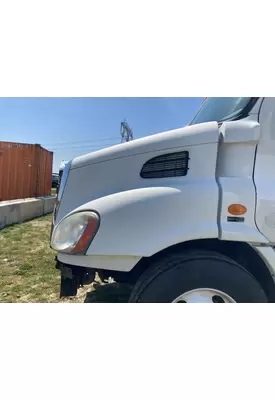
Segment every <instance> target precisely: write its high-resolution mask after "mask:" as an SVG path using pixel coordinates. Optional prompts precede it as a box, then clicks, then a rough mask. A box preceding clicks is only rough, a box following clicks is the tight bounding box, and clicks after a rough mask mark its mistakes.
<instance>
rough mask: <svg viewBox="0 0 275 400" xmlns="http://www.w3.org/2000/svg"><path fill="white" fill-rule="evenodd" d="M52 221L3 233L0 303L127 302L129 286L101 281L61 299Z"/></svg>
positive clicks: (31, 223)
mask: <svg viewBox="0 0 275 400" xmlns="http://www.w3.org/2000/svg"><path fill="white" fill-rule="evenodd" d="M51 219H52V216H51V215H49V216H46V217H42V218H38V219H35V220H33V221H29V222H25V223H23V224H18V225H14V226H11V227H7V228H5V229H3V230H1V231H0V302H2V303H4V302H5V303H7V302H12V303H16V302H17V303H40V302H43V303H45V302H46V303H56V302H73V303H83V302H87V303H91V302H96V303H97V302H107V303H118V302H127V300H128V297H129V293H130V288H129V286H127V285H119V284H116V283H112V284H108V283H107V284H106V283H103V282H101V281H100V280H99V279H97V282H96V283H94V284H93V285H89V286H84V287H83V288H80V289H79V291H78V295H77V296H76V297H71V298H66V299H60V298H59V281H60V276H59V271H58V270H56V269H55V261H54V256H55V252H54V251H53V250H51V249H50V247H49V236H50V228H51Z"/></svg>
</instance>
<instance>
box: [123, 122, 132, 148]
mask: <svg viewBox="0 0 275 400" xmlns="http://www.w3.org/2000/svg"><path fill="white" fill-rule="evenodd" d="M120 134H121V143H124V142H129V141H130V140H133V139H134V136H133V131H132V129H131V128H130V126H129V125H128V123H127V121H126V120H124V121H123V122H121V124H120Z"/></svg>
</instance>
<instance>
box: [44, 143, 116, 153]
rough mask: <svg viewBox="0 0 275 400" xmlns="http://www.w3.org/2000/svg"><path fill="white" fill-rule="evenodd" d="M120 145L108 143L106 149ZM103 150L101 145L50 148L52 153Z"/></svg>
mask: <svg viewBox="0 0 275 400" xmlns="http://www.w3.org/2000/svg"><path fill="white" fill-rule="evenodd" d="M116 144H118V143H108V144H105V145H104V146H105V147H109V146H114V145H116ZM100 147H101V148H102V146H101V145H100V144H98V145H90V146H89V145H88V146H70V147H56V148H49V150H50V151H58V150H71V149H87V148H94V149H98V148H100Z"/></svg>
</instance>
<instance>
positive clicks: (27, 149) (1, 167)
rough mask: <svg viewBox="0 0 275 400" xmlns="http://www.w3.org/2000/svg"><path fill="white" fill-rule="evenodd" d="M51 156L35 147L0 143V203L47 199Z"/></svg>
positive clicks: (49, 190) (50, 182) (50, 178)
mask: <svg viewBox="0 0 275 400" xmlns="http://www.w3.org/2000/svg"><path fill="white" fill-rule="evenodd" d="M52 164H53V153H52V152H50V151H48V150H46V149H44V148H43V147H41V146H40V145H39V144H24V143H12V142H1V141H0V201H4V200H15V199H24V198H29V197H40V196H49V195H50V194H51V189H52Z"/></svg>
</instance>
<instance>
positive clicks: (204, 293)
mask: <svg viewBox="0 0 275 400" xmlns="http://www.w3.org/2000/svg"><path fill="white" fill-rule="evenodd" d="M129 302H130V303H174V302H175V303H189V302H190V303H266V302H268V300H267V296H266V294H265V292H264V290H263V289H262V287H261V286H260V284H259V283H258V281H257V280H256V279H255V278H254V277H253V276H252V275H251V274H250V273H249V272H248V271H247V270H246V269H245V268H244V267H242V266H241V265H239V264H238V263H236V262H235V261H233V260H232V259H230V258H228V257H226V256H224V255H221V254H219V253H215V252H212V251H200V250H198V251H194V250H192V251H186V252H182V253H174V254H170V255H168V256H165V257H164V258H163V259H158V260H157V261H156V262H154V263H153V264H152V265H151V266H149V267H148V269H146V271H145V272H144V273H143V274H142V276H141V277H140V279H139V280H138V282H137V283H136V285H135V287H134V289H133V291H132V293H131V295H130V298H129Z"/></svg>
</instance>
